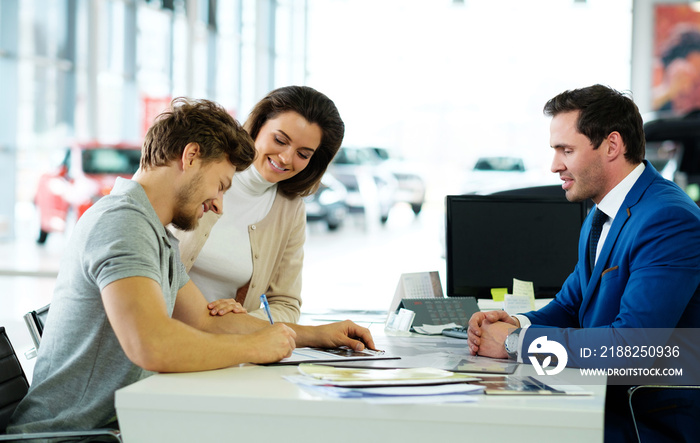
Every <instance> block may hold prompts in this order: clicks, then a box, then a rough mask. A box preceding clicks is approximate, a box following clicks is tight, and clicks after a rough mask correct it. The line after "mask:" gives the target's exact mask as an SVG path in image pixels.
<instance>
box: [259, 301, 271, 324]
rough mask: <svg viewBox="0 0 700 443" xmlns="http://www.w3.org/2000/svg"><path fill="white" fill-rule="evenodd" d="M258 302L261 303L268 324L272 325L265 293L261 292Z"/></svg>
mask: <svg viewBox="0 0 700 443" xmlns="http://www.w3.org/2000/svg"><path fill="white" fill-rule="evenodd" d="M260 303H262V305H263V309H264V310H265V313H266V314H267V318H269V319H270V324H271V325H274V324H275V322H274V321H272V312H270V304H269V303H268V302H267V296H265V294H262V295H261V296H260Z"/></svg>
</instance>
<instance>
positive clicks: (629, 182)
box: [597, 162, 646, 221]
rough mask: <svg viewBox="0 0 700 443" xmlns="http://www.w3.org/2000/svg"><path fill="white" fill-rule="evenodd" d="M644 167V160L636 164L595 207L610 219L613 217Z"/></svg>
mask: <svg viewBox="0 0 700 443" xmlns="http://www.w3.org/2000/svg"><path fill="white" fill-rule="evenodd" d="M645 167H646V166H645V165H644V162H642V163H640V164H639V165H637V167H636V168H634V169H633V170H632V172H630V173H629V174H627V177H625V178H624V179H622V181H621V182H620V183H618V184H617V186H615V187H614V188H612V190H611V191H610V192H608V195H606V196H605V197H603V200H601V201H600V203H599V204H598V206H597V208H598V209H599V210H601V211H603V212H604V213H605V214H606V215H607V216H608V217H609V218H610V221H612V219H613V218H615V215H616V214H617V211H619V210H620V207H622V203H624V201H625V198H626V197H627V194H628V193H629V192H630V190H631V189H632V186H634V184H635V183H636V182H637V179H638V178H639V177H640V176H641V175H642V172H644V168H645Z"/></svg>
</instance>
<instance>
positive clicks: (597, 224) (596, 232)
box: [588, 209, 608, 270]
mask: <svg viewBox="0 0 700 443" xmlns="http://www.w3.org/2000/svg"><path fill="white" fill-rule="evenodd" d="M607 219H608V216H607V215H605V212H603V211H601V210H599V209H596V210H595V214H593V223H592V224H591V236H590V238H589V240H588V259H589V260H590V261H589V263H590V265H591V270H593V268H594V267H595V255H596V250H597V249H598V240H600V233H601V231H602V230H603V224H604V223H605V220H607Z"/></svg>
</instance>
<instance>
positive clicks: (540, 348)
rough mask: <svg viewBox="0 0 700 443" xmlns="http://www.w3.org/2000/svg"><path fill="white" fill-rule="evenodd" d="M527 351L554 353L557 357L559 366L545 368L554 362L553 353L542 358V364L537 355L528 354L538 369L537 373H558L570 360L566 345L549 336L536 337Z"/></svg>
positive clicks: (536, 369)
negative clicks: (548, 338) (548, 337)
mask: <svg viewBox="0 0 700 443" xmlns="http://www.w3.org/2000/svg"><path fill="white" fill-rule="evenodd" d="M527 352H528V354H552V355H554V356H555V357H557V366H556V367H555V368H554V369H548V370H545V368H548V367H549V365H550V363H552V355H548V356H547V357H545V359H544V360H542V364H540V362H539V360H537V358H536V357H535V356H533V355H528V358H529V359H530V362H531V363H532V366H534V367H535V371H537V375H545V373H546V374H547V375H556V374H558V373H560V372H561V371H563V370H564V368H565V367H566V363H567V361H568V360H569V356H568V355H567V353H566V349H564V346H562V345H560V344H559V343H557V342H555V341H553V340H547V336H542V337H539V338H537V339H535V341H533V342H532V343H530V346H529V347H528V349H527Z"/></svg>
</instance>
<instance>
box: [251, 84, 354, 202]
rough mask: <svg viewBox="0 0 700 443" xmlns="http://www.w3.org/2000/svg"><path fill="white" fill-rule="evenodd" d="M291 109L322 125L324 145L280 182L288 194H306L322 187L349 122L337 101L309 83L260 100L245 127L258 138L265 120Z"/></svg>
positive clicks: (285, 89)
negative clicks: (346, 122)
mask: <svg viewBox="0 0 700 443" xmlns="http://www.w3.org/2000/svg"><path fill="white" fill-rule="evenodd" d="M288 111H293V112H296V113H297V114H299V115H301V116H302V117H304V119H305V120H306V121H308V122H309V123H312V124H313V123H315V124H317V125H318V126H320V128H321V144H320V145H319V147H318V148H317V149H316V151H315V152H314V154H313V155H312V156H311V159H310V160H309V164H308V165H307V166H306V168H304V170H302V171H301V172H299V173H298V174H297V175H295V176H294V177H291V178H289V179H287V180H283V181H281V182H279V184H278V187H279V189H280V190H281V191H282V193H284V194H285V195H287V196H290V197H292V196H301V197H303V196H306V195H309V194H313V193H314V192H315V191H316V189H317V188H318V185H319V183H320V182H321V178H322V177H323V173H324V172H326V169H327V168H328V164H329V163H330V162H331V160H333V157H334V156H335V154H336V153H337V152H338V149H340V144H341V143H342V142H343V136H344V135H345V124H344V123H343V120H342V119H341V118H340V113H339V112H338V109H337V108H336V106H335V103H333V101H332V100H331V99H329V98H328V97H327V96H325V95H324V94H322V93H320V92H318V91H316V90H315V89H313V88H310V87H308V86H285V87H282V88H279V89H275V90H274V91H272V92H270V93H269V94H267V96H266V97H265V98H263V99H262V100H260V101H259V102H258V104H256V105H255V107H254V108H253V110H252V111H251V113H250V115H249V116H248V119H247V120H246V122H245V124H244V125H243V126H244V127H245V129H246V130H247V131H248V133H249V134H250V136H251V137H252V138H253V140H255V139H256V138H257V137H258V133H260V128H262V127H263V125H264V124H265V122H267V121H268V120H271V119H273V118H276V117H277V116H279V115H280V114H282V113H284V112H288Z"/></svg>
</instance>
